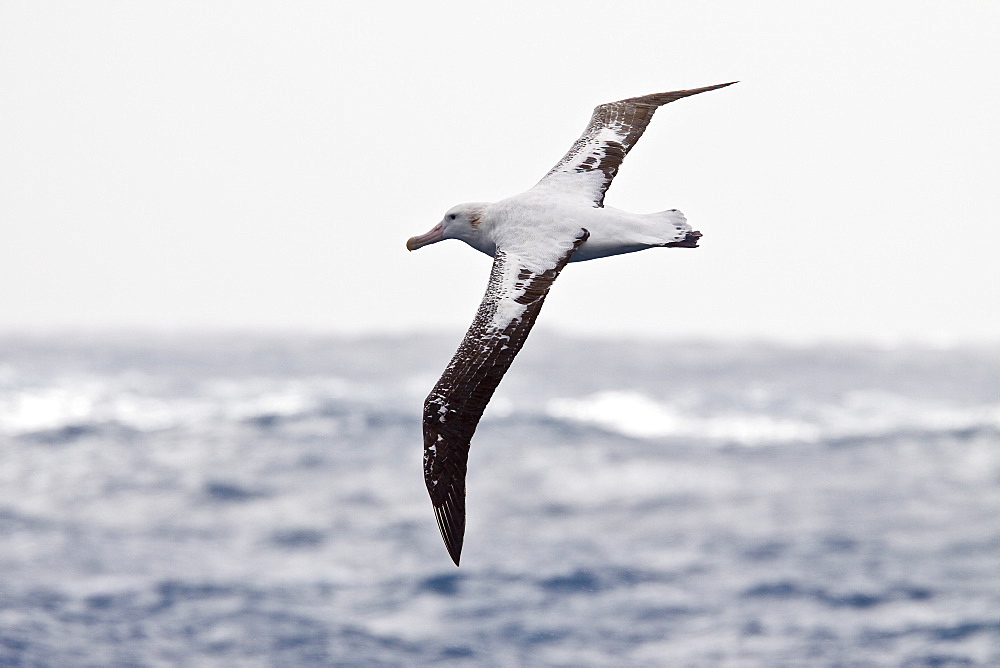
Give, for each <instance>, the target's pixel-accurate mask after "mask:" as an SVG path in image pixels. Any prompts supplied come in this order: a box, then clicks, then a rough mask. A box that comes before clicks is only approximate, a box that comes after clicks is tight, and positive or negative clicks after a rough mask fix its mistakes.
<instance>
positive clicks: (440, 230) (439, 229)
mask: <svg viewBox="0 0 1000 668" xmlns="http://www.w3.org/2000/svg"><path fill="white" fill-rule="evenodd" d="M443 239H444V223H438V224H437V225H435V226H434V227H432V228H431V231H430V232H428V233H427V234H421V235H420V236H419V237H410V238H409V239H407V241H406V250H411V251H415V250H417V249H418V248H420V247H421V246H426V245H428V244H434V243H437V242H438V241H441V240H443Z"/></svg>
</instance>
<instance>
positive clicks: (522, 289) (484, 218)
mask: <svg viewBox="0 0 1000 668" xmlns="http://www.w3.org/2000/svg"><path fill="white" fill-rule="evenodd" d="M733 83H735V82H733ZM728 85H730V84H728V83H727V84H719V85H716V86H707V87H705V88H695V89H691V90H681V91H673V92H670V93H658V94H655V95H646V96H642V97H636V98H629V99H627V100H621V101H618V102H611V103H608V104H602V105H600V106H598V107H597V108H596V109H594V114H593V116H592V117H591V122H590V125H589V126H588V127H587V129H586V130H585V131H584V133H583V135H582V136H581V137H580V138H579V139H578V140H577V141H576V143H575V144H574V145H573V147H572V148H571V149H570V150H569V152H568V153H567V154H566V155H565V156H564V157H563V159H562V160H561V161H560V162H559V163H557V164H556V166H555V167H553V168H552V170H550V171H549V173H548V174H546V175H545V177H544V178H543V179H542V180H541V181H539V182H538V183H537V184H536V185H535V186H534V187H533V188H531V189H529V190H527V191H526V192H523V193H521V194H519V195H514V196H513V197H508V198H506V199H503V200H500V201H498V202H493V203H487V202H474V203H469V204H460V205H458V206H456V207H453V208H452V209H450V210H449V211H448V212H446V213H445V216H444V218H443V219H442V220H441V222H440V223H438V224H437V225H436V226H435V227H434V228H433V229H431V230H430V231H429V232H427V233H426V234H424V235H421V236H417V237H412V238H410V240H409V241H407V244H406V246H407V248H408V249H410V250H416V249H417V248H420V247H422V246H426V245H428V244H432V243H436V242H438V241H442V240H444V239H459V240H461V241H464V242H466V243H467V244H469V245H470V246H472V247H473V248H475V249H476V250H478V251H480V252H483V253H486V254H487V255H490V256H491V257H493V258H494V261H493V271H492V272H491V274H490V281H489V284H488V286H487V289H486V295H485V296H484V297H483V301H482V303H481V304H480V306H479V311H478V312H477V313H476V318H475V320H474V321H473V323H472V326H471V327H470V328H469V331H468V332H467V333H466V335H465V339H464V340H463V341H462V343H461V345H460V346H459V349H458V351H457V352H456V353H455V355H454V357H452V360H451V362H450V364H449V365H448V367H447V369H445V372H444V374H443V375H442V376H441V378H440V380H438V382H437V384H436V385H435V386H434V389H433V390H431V393H430V394H429V395H428V397H427V400H426V402H425V403H424V419H423V426H424V479H425V482H426V483H427V490H428V492H429V493H430V496H431V502H432V504H433V506H434V513H435V516H436V518H437V522H438V527H439V528H440V530H441V536H442V538H443V539H444V541H445V545H446V546H447V548H448V552H449V554H450V555H451V557H452V559H453V560H454V561H455V564H456V565H458V562H459V557H460V555H461V550H462V543H463V538H464V534H465V475H466V464H467V461H468V453H469V443H470V441H471V439H472V435H473V433H474V432H475V429H476V425H477V424H478V423H479V419H480V417H482V414H483V411H484V410H485V408H486V404H487V403H488V402H489V400H490V397H492V395H493V392H494V390H495V389H496V387H497V385H498V384H499V382H500V380H501V378H503V374H504V373H505V372H506V371H507V369H508V368H509V367H510V364H511V362H512V361H513V359H514V356H515V355H517V353H518V351H519V350H520V349H521V346H522V345H523V343H524V340H525V338H526V337H527V336H528V332H530V331H531V327H532V326H533V325H534V322H535V319H536V318H537V316H538V312H539V311H540V310H541V307H542V303H543V301H544V299H545V297H546V295H547V294H548V291H549V288H550V287H551V285H552V282H553V281H554V280H555V279H556V277H557V276H558V275H559V272H560V271H562V269H563V267H565V266H566V264H567V263H568V262H579V261H583V260H592V259H596V258H601V257H607V256H610V255H621V254H623V253H632V252H635V251H640V250H644V249H646V248H655V247H686V248H694V247H696V246H697V245H698V239H699V238H700V237H701V233H699V232H694V231H692V230H691V227H690V226H689V225H688V224H687V221H686V220H685V218H684V215H683V214H681V212H680V211H677V210H676V209H670V210H668V211H661V212H659V213H650V214H634V213H628V212H626V211H620V210H618V209H613V208H610V207H605V206H604V193H605V192H606V191H607V188H608V186H609V185H610V183H611V180H612V179H613V178H614V176H615V174H616V173H617V171H618V167H619V166H620V165H621V162H622V159H624V157H625V155H626V154H627V153H628V151H629V150H630V149H631V148H632V146H634V145H635V142H636V141H638V139H639V137H640V136H642V133H643V131H644V130H645V128H646V125H647V124H648V123H649V120H650V119H651V118H652V116H653V112H655V111H656V109H657V108H658V107H659V106H662V105H664V104H667V103H668V102H672V101H674V100H678V99H680V98H682V97H687V96H690V95H695V94H697V93H702V92H705V91H709V90H714V89H717V88H722V87H724V86H728Z"/></svg>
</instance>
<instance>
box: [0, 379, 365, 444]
mask: <svg viewBox="0 0 1000 668" xmlns="http://www.w3.org/2000/svg"><path fill="white" fill-rule="evenodd" d="M347 390H348V383H347V382H346V381H343V380H341V379H337V378H329V377H327V378H316V379H307V380H282V379H268V378H259V379H254V378H251V379H245V380H232V379H215V380H209V381H205V382H202V383H198V384H196V385H195V386H194V387H193V388H184V389H183V391H181V392H176V391H170V390H165V389H164V388H162V387H158V386H157V385H156V384H155V383H153V382H151V381H150V380H149V379H146V378H144V377H137V376H135V375H130V376H122V377H113V378H97V377H80V376H76V377H61V378H55V379H52V380H51V381H50V382H48V383H46V384H45V385H41V386H27V387H10V386H8V387H6V388H5V389H4V391H3V392H0V433H7V434H23V433H32V432H42V431H53V430H58V429H61V428H64V427H68V426H74V425H85V424H90V425H93V424H118V425H123V426H126V427H129V428H132V429H137V430H139V431H152V430H158V429H166V428H171V427H179V426H190V425H197V424H203V423H205V422H208V421H219V420H223V421H240V420H246V419H249V418H252V417H254V416H259V415H278V416H291V415H296V414H302V413H306V412H309V411H314V410H317V409H319V408H320V407H321V406H322V405H323V404H324V403H325V402H327V401H329V400H331V399H337V398H340V397H343V396H345V395H346V393H347Z"/></svg>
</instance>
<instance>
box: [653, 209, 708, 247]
mask: <svg viewBox="0 0 1000 668" xmlns="http://www.w3.org/2000/svg"><path fill="white" fill-rule="evenodd" d="M649 215H650V216H653V217H655V218H656V219H657V221H658V222H660V223H661V224H662V225H663V226H664V227H665V228H666V230H665V232H666V235H667V238H666V239H665V240H664V242H663V243H662V244H659V245H660V246H664V247H666V248H697V247H698V239H700V238H701V232H695V231H694V230H692V229H691V226H690V225H688V222H687V218H685V217H684V214H683V213H681V212H680V211H678V210H677V209H670V210H669V211H660V212H659V213H651V214H649Z"/></svg>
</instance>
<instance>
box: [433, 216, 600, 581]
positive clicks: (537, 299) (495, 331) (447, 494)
mask: <svg viewBox="0 0 1000 668" xmlns="http://www.w3.org/2000/svg"><path fill="white" fill-rule="evenodd" d="M588 236H590V234H589V233H588V232H587V231H586V230H581V233H580V234H579V235H578V236H577V238H576V239H573V240H572V244H571V245H570V246H569V247H568V248H567V250H566V251H565V252H564V253H563V254H562V256H561V257H559V258H558V259H557V260H556V261H554V262H553V263H552V266H551V267H547V268H545V269H544V270H541V271H538V270H531V269H528V268H527V267H526V266H525V265H524V263H523V262H521V261H520V260H519V259H518V257H517V255H516V254H513V253H507V252H505V251H504V250H502V249H497V252H496V255H495V257H494V260H493V271H492V272H491V273H490V282H489V286H488V287H487V288H486V295H485V296H484V297H483V301H482V303H481V304H480V305H479V311H478V312H477V313H476V319H475V320H474V321H473V322H472V326H471V327H469V331H468V332H467V333H466V335H465V339H463V341H462V344H461V345H460V346H459V347H458V351H457V352H456V353H455V356H454V357H452V359H451V362H450V363H449V364H448V368H447V369H445V372H444V374H443V375H442V376H441V379H440V380H438V382H437V384H436V385H435V386H434V389H433V390H431V393H430V394H429V395H428V396H427V400H426V401H425V402H424V481H425V482H426V483H427V491H428V492H429V493H430V496H431V502H432V503H433V504H434V515H435V517H436V518H437V523H438V528H439V529H440V530H441V537H442V538H443V539H444V543H445V546H446V547H447V548H448V553H449V554H450V555H451V558H452V560H453V561H454V562H455V565H456V566H457V565H458V561H459V557H460V556H461V553H462V540H463V538H464V536H465V472H466V463H467V462H468V459H469V442H470V441H471V440H472V434H473V433H475V431H476V425H478V424H479V419H480V418H481V417H482V416H483V411H484V410H486V404H487V403H489V401H490V397H492V396H493V392H494V390H496V388H497V385H498V384H499V383H500V379H501V378H503V375H504V373H506V372H507V369H508V368H510V364H511V362H513V361H514V356H515V355H517V353H518V351H520V350H521V346H522V345H524V340H525V339H526V338H527V337H528V332H530V331H531V327H532V325H534V324H535V319H536V318H537V317H538V312H539V311H540V310H541V308H542V302H543V301H544V300H545V296H546V295H547V294H548V292H549V288H550V287H551V286H552V282H553V281H554V280H555V279H556V276H558V275H559V272H560V271H562V268H563V267H564V266H566V263H567V262H568V261H569V258H570V256H571V255H572V254H573V252H574V251H576V249H577V248H579V246H580V244H582V243H583V242H584V241H586V240H587V237H588Z"/></svg>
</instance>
